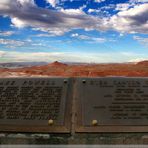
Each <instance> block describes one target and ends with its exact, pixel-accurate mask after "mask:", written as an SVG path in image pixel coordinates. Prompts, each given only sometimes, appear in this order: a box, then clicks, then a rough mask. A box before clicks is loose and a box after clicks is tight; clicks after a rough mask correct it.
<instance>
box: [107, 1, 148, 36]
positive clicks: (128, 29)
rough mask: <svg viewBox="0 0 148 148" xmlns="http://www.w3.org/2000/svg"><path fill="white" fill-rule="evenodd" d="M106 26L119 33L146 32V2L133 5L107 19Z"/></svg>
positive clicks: (147, 25) (147, 31)
mask: <svg viewBox="0 0 148 148" xmlns="http://www.w3.org/2000/svg"><path fill="white" fill-rule="evenodd" d="M106 23H108V27H109V28H111V26H112V29H114V30H117V31H119V32H121V33H124V32H125V33H148V4H141V5H135V6H134V7H133V8H130V9H128V10H124V11H120V12H119V13H118V14H116V15H114V16H112V17H111V18H110V19H109V20H107V22H106Z"/></svg>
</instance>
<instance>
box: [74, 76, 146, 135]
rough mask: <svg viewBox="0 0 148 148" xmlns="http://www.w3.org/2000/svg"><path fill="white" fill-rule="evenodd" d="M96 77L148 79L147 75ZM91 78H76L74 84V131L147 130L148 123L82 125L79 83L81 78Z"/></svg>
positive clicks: (117, 131) (121, 131) (119, 131)
mask: <svg viewBox="0 0 148 148" xmlns="http://www.w3.org/2000/svg"><path fill="white" fill-rule="evenodd" d="M97 78H125V79H126V78H131V79H132V78H136V79H140V78H141V79H148V77H95V78H94V79H97ZM88 79H93V78H88V77H87V78H86V77H85V78H77V80H76V85H75V96H74V99H75V102H76V104H75V111H76V117H75V120H76V121H75V123H76V126H75V132H76V133H128V132H129V133H138V132H141V133H142V132H148V125H133V126H132V125H100V126H99V125H96V126H93V125H92V126H83V125H82V118H83V117H82V105H81V104H82V101H81V97H82V94H81V92H80V90H81V89H80V86H81V85H79V83H80V82H81V83H82V81H83V80H86V81H87V80H88Z"/></svg>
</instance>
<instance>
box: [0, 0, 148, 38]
mask: <svg viewBox="0 0 148 148" xmlns="http://www.w3.org/2000/svg"><path fill="white" fill-rule="evenodd" d="M101 1H102V0H101ZM101 1H100V0H97V2H101ZM48 2H50V3H51V1H49V0H48ZM52 2H53V4H52V5H53V6H54V5H55V3H54V2H55V1H52ZM117 9H119V10H120V11H119V12H118V13H117V14H115V15H113V16H111V17H104V18H102V17H101V18H99V17H98V16H93V15H88V14H86V13H85V12H83V10H82V9H60V10H49V9H46V8H41V7H38V6H37V5H36V4H35V1H34V0H13V1H11V0H5V1H4V0H3V1H0V15H3V16H8V17H10V18H11V22H12V25H13V26H15V27H18V28H23V27H31V28H32V29H33V30H39V31H42V32H46V33H49V34H50V35H57V36H60V35H63V34H64V33H65V32H69V31H71V30H74V29H84V30H85V31H90V30H98V31H104V30H116V31H118V32H120V33H148V4H147V3H144V4H138V5H135V6H133V7H132V8H129V7H128V5H122V6H121V5H120V6H118V8H117ZM92 11H94V10H90V12H92Z"/></svg>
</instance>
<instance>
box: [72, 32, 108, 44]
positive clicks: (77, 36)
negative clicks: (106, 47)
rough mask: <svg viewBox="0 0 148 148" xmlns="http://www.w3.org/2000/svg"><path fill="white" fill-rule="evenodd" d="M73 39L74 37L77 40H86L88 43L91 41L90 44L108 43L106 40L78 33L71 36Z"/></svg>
mask: <svg viewBox="0 0 148 148" xmlns="http://www.w3.org/2000/svg"><path fill="white" fill-rule="evenodd" d="M71 37H74V38H77V39H80V40H86V41H89V42H90V43H92V42H95V43H104V42H106V39H105V38H97V37H90V36H87V35H80V34H78V33H74V34H71Z"/></svg>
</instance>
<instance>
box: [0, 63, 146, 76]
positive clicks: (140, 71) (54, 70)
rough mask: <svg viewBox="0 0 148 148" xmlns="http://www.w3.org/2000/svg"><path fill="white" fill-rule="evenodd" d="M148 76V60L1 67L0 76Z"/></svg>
mask: <svg viewBox="0 0 148 148" xmlns="http://www.w3.org/2000/svg"><path fill="white" fill-rule="evenodd" d="M26 76H27V77H38V76H39V77H42V76H43V77H44V76H46V77H47V76H62V77H100V76H101V77H102V76H128V77H148V61H141V62H138V63H122V64H118V63H116V64H77V65H76V64H64V63H60V62H57V61H56V62H54V63H50V64H47V65H43V66H32V67H24V68H15V69H8V68H0V77H26Z"/></svg>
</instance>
